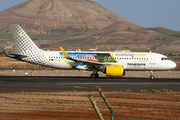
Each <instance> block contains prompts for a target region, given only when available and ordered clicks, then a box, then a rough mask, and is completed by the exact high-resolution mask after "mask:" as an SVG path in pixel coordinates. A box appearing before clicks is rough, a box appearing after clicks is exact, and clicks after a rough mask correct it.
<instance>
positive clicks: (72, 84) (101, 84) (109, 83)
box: [57, 83, 180, 85]
mask: <svg viewBox="0 0 180 120" xmlns="http://www.w3.org/2000/svg"><path fill="white" fill-rule="evenodd" d="M57 85H180V83H57Z"/></svg>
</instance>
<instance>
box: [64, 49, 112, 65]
mask: <svg viewBox="0 0 180 120" xmlns="http://www.w3.org/2000/svg"><path fill="white" fill-rule="evenodd" d="M60 49H61V51H62V53H63V55H64V57H65V58H66V59H68V60H72V61H74V62H76V63H83V65H91V66H108V65H111V64H110V63H100V62H93V61H86V60H79V59H74V58H71V57H70V56H68V54H67V53H66V52H65V50H64V49H63V48H62V47H60Z"/></svg>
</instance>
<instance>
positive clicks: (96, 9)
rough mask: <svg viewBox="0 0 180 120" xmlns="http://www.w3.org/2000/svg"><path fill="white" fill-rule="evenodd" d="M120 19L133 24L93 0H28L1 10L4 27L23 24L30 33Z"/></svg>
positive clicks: (89, 27) (101, 25)
mask: <svg viewBox="0 0 180 120" xmlns="http://www.w3.org/2000/svg"><path fill="white" fill-rule="evenodd" d="M116 22H126V23H130V22H129V21H127V20H126V19H124V18H122V17H120V16H118V15H116V14H114V13H112V12H111V11H109V10H108V9H106V8H104V7H103V6H101V5H99V4H97V3H95V2H91V1H89V0H27V1H26V2H23V3H21V4H19V5H16V6H14V7H11V8H9V9H6V10H4V11H2V12H0V30H1V31H6V32H9V31H10V27H9V24H12V23H16V24H20V25H21V26H22V27H23V28H24V29H25V30H26V32H28V33H33V34H50V33H69V32H70V33H71V32H78V31H88V30H97V29H101V28H104V27H106V26H108V25H111V24H113V23H116Z"/></svg>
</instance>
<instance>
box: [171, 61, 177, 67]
mask: <svg viewBox="0 0 180 120" xmlns="http://www.w3.org/2000/svg"><path fill="white" fill-rule="evenodd" d="M171 67H172V69H173V68H175V67H176V63H175V62H173V61H172V62H171Z"/></svg>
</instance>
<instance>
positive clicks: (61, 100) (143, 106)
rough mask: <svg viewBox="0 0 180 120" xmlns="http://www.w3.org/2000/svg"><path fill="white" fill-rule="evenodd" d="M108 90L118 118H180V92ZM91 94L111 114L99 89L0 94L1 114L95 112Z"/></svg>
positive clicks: (108, 97) (100, 106)
mask: <svg viewBox="0 0 180 120" xmlns="http://www.w3.org/2000/svg"><path fill="white" fill-rule="evenodd" d="M104 93H105V95H106V97H107V99H108V101H109V102H110V104H111V106H112V108H113V110H114V112H115V116H116V117H117V116H122V115H126V116H141V117H154V118H174V119H180V93H127V92H104ZM89 94H92V95H93V96H94V99H95V100H96V102H97V105H98V107H99V108H100V110H101V111H102V113H104V114H105V113H109V110H108V108H107V106H106V104H105V103H104V101H103V99H102V98H101V97H100V95H99V93H98V92H56V93H25V92H24V93H23V92H22V93H0V110H1V111H0V113H1V112H2V111H3V110H6V111H7V110H12V109H13V110H19V111H21V110H33V111H36V110H39V111H44V110H46V111H61V112H64V113H66V112H68V113H70V112H73V113H76V112H82V113H84V115H85V113H86V114H87V113H89V114H91V113H95V110H94V108H93V106H92V104H91V102H90V100H89V98H88V95H89ZM7 113H8V112H7ZM42 114H43V113H42ZM0 115H1V114H0ZM51 115H53V113H52V114H51ZM73 115H74V116H77V114H71V116H73ZM82 115H83V114H82Z"/></svg>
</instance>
